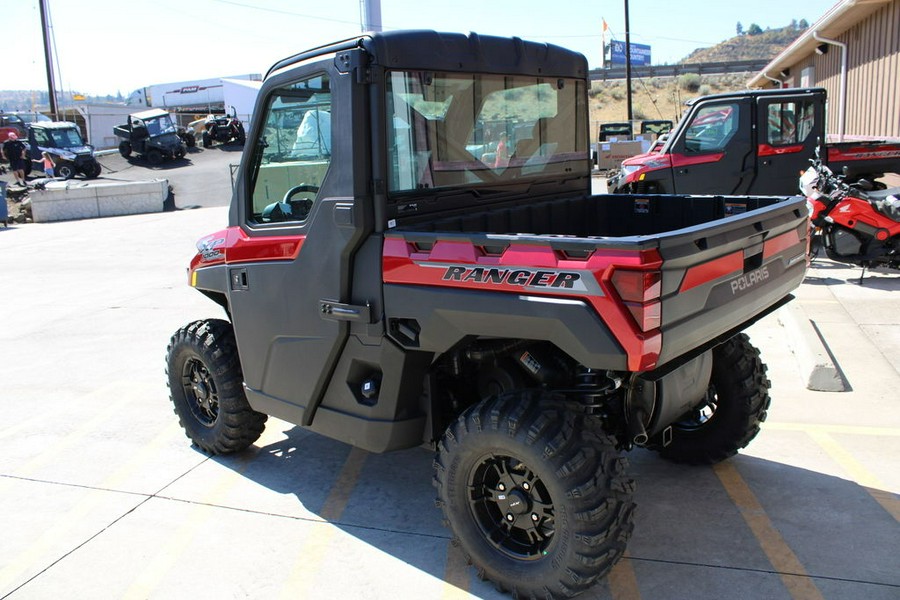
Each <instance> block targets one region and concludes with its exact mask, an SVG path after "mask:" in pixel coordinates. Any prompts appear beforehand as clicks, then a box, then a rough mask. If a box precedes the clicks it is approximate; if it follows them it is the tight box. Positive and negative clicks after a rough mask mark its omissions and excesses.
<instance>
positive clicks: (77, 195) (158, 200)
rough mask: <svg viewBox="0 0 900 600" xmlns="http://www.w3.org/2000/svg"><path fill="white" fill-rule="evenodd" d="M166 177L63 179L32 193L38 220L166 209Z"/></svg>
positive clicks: (115, 214)
mask: <svg viewBox="0 0 900 600" xmlns="http://www.w3.org/2000/svg"><path fill="white" fill-rule="evenodd" d="M168 193H169V182H168V180H166V179H152V180H148V181H123V182H108V183H107V182H84V181H63V182H52V183H49V184H47V186H46V189H43V190H34V192H33V193H32V195H31V202H32V214H33V215H34V222H35V223H47V222H51V221H69V220H73V219H92V218H96V217H113V216H121V215H135V214H142V213H151V212H162V210H163V204H164V202H165V200H166V197H167V196H168Z"/></svg>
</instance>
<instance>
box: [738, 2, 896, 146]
mask: <svg viewBox="0 0 900 600" xmlns="http://www.w3.org/2000/svg"><path fill="white" fill-rule="evenodd" d="M749 86H750V87H756V88H765V87H779V86H780V87H811V86H816V87H824V88H825V89H827V90H828V122H827V126H826V129H827V131H828V132H829V134H830V137H836V136H841V135H844V136H849V137H853V136H877V137H893V138H900V0H841V2H838V3H837V4H835V5H834V6H833V7H832V8H831V9H830V10H829V11H828V12H827V13H826V14H825V15H824V16H823V17H822V18H821V19H819V20H818V21H817V22H816V23H814V24H813V25H812V26H811V27H810V28H809V29H807V30H806V31H804V32H803V34H802V35H801V36H800V37H799V38H797V39H796V40H795V41H794V42H793V43H792V44H791V45H789V46H788V47H787V48H785V50H784V51H783V52H782V53H781V54H779V55H778V56H776V57H775V59H774V60H772V62H770V63H769V64H768V65H766V68H765V69H763V71H761V72H760V73H759V74H758V75H756V76H755V77H754V78H753V79H751V80H750V83H749Z"/></svg>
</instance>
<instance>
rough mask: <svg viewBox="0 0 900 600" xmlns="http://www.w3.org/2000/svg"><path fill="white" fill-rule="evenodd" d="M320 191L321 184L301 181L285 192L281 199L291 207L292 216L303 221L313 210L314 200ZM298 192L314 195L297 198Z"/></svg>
mask: <svg viewBox="0 0 900 600" xmlns="http://www.w3.org/2000/svg"><path fill="white" fill-rule="evenodd" d="M318 193H319V186H317V185H310V184H308V183H301V184H300V185H295V186H294V187H292V188H291V189H289V190H288V191H287V192H285V194H284V198H283V199H282V200H281V201H282V202H283V203H284V204H287V205H288V206H290V207H291V216H293V217H295V218H297V219H299V220H301V221H303V220H304V219H306V217H308V216H309V211H311V210H312V205H313V200H314V199H315V197H316V194H318ZM297 194H311V196H312V197H307V198H298V199H296V200H295V199H294V196H295V195H297Z"/></svg>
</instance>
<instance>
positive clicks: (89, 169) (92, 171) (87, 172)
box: [84, 160, 103, 179]
mask: <svg viewBox="0 0 900 600" xmlns="http://www.w3.org/2000/svg"><path fill="white" fill-rule="evenodd" d="M102 172H103V167H101V166H100V163H99V162H98V161H96V160H94V161H91V162H90V163H88V164H87V166H86V167H85V168H84V176H85V178H87V179H96V178H97V177H100V173H102Z"/></svg>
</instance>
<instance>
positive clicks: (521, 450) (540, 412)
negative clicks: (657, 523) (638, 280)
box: [434, 391, 634, 598]
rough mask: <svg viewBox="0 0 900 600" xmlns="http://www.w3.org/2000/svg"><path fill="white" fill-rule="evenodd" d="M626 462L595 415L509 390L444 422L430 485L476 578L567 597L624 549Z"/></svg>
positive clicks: (520, 591) (525, 593) (628, 526)
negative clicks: (567, 408)
mask: <svg viewBox="0 0 900 600" xmlns="http://www.w3.org/2000/svg"><path fill="white" fill-rule="evenodd" d="M625 464H626V463H625V459H624V458H621V457H620V456H619V454H618V452H617V451H616V450H615V444H614V441H613V440H612V439H611V438H610V437H609V436H607V435H606V434H605V433H604V432H603V431H602V430H601V429H600V427H599V424H597V423H596V421H593V420H591V419H588V418H586V417H583V416H580V415H577V414H575V413H573V412H570V411H567V410H565V409H563V408H562V407H561V406H560V402H559V399H558V398H554V397H553V395H552V394H551V393H547V392H540V391H513V392H508V393H505V394H502V395H500V396H498V397H494V398H490V399H488V400H485V401H483V402H481V403H479V404H477V405H475V406H473V407H471V408H470V409H468V410H467V411H466V412H464V413H463V414H462V415H461V416H460V417H459V418H458V419H457V421H456V422H454V423H453V424H452V425H451V426H450V427H449V428H448V430H447V432H446V433H445V434H444V437H443V439H442V440H441V442H440V444H439V448H438V455H437V457H436V459H435V470H436V474H435V478H434V483H435V487H436V488H437V490H438V502H439V504H440V505H441V506H442V508H443V511H444V516H445V517H446V521H447V522H448V524H449V526H450V527H451V529H452V530H453V533H454V535H455V539H456V540H457V541H458V542H459V544H460V545H461V547H462V549H463V552H464V553H465V555H466V558H467V560H469V561H470V562H472V563H473V564H474V565H475V567H476V569H477V570H478V575H479V577H481V578H483V579H489V580H491V581H493V582H494V583H495V584H496V585H497V586H498V587H499V588H500V589H502V590H505V591H509V592H512V593H513V596H514V597H520V598H521V597H525V598H533V597H541V598H565V597H570V596H573V595H575V594H577V593H579V592H581V591H584V590H586V589H588V588H589V587H591V586H592V585H593V584H594V583H596V581H597V580H598V579H600V578H601V577H603V576H604V575H605V574H606V573H607V572H608V571H609V570H610V569H611V568H612V566H613V565H614V564H615V563H616V562H617V561H618V560H619V558H621V556H622V554H623V553H624V551H625V546H626V544H627V542H628V538H629V537H630V536H631V531H632V528H633V523H632V514H633V509H634V503H633V502H632V493H633V483H632V482H631V480H629V479H627V478H626V477H625V475H624V469H625Z"/></svg>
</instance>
